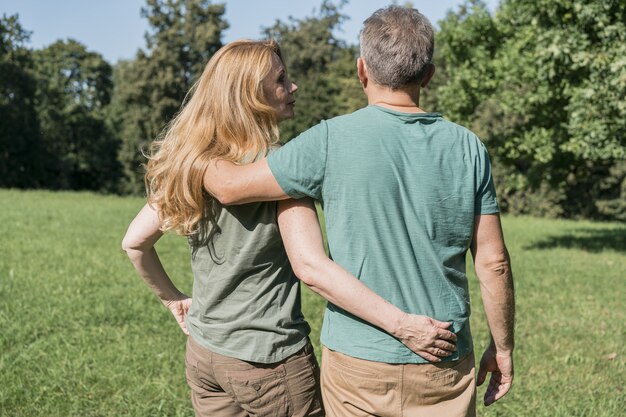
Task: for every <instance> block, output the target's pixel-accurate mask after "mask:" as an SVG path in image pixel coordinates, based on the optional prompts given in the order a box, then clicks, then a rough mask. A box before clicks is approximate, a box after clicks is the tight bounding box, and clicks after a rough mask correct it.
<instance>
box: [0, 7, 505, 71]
mask: <svg viewBox="0 0 626 417" xmlns="http://www.w3.org/2000/svg"><path fill="white" fill-rule="evenodd" d="M321 2H322V0H263V1H258V0H225V1H214V2H213V3H225V4H226V13H225V16H224V17H225V20H226V21H227V22H228V23H229V25H230V28H229V29H228V30H226V31H225V32H224V36H223V38H222V41H223V42H230V41H232V40H235V39H239V38H251V39H258V38H260V36H261V28H262V27H267V26H271V25H272V24H273V23H274V22H275V21H276V20H277V19H279V20H282V21H286V20H287V19H288V17H289V16H292V17H294V18H304V17H306V16H310V15H311V14H312V12H313V10H314V9H316V10H319V5H320V4H321ZM497 2H498V1H497V0H487V1H486V3H487V4H488V6H489V7H490V9H491V10H494V9H495V6H496V5H497ZM335 3H337V1H336V2H335ZM391 3H392V1H391V0H350V1H349V2H348V4H347V5H346V6H345V7H344V8H343V13H345V14H347V15H348V16H349V18H350V19H349V20H347V21H346V22H344V23H343V25H342V31H340V32H338V33H337V34H336V35H337V36H338V37H339V38H340V39H343V40H345V41H346V42H348V43H350V44H356V43H358V33H359V30H360V28H361V24H362V23H363V20H365V19H366V18H367V17H368V16H369V15H370V14H372V12H374V11H375V10H377V9H379V8H381V7H385V6H387V5H389V4H391ZM397 3H399V4H403V3H404V1H398V2H397ZM412 3H413V5H414V7H416V8H417V9H419V10H420V11H421V12H422V13H423V14H424V15H426V17H428V18H429V19H430V21H431V22H432V23H433V24H435V25H436V23H437V22H438V21H439V20H441V19H442V18H443V17H445V15H446V12H447V11H448V10H450V9H456V8H458V6H459V5H460V4H462V3H463V0H437V1H432V0H414V1H413V2H412ZM144 4H145V0H104V1H103V0H0V15H14V14H18V15H19V22H20V24H21V25H22V27H23V28H24V29H26V30H28V31H30V32H31V38H30V44H29V46H30V47H32V48H35V49H40V48H42V47H45V46H47V45H49V44H51V43H53V42H55V41H56V40H58V39H68V38H71V39H75V40H77V41H79V42H81V43H82V44H84V45H85V46H86V47H87V49H88V50H90V51H95V52H99V53H100V54H102V55H103V56H104V58H105V59H106V60H107V61H109V62H110V63H115V62H117V61H118V60H120V59H132V58H133V57H134V56H135V53H136V52H137V50H138V49H139V48H145V40H144V33H145V32H146V31H147V30H148V25H147V22H146V20H145V19H144V18H142V17H141V7H142V6H143V5H144Z"/></svg>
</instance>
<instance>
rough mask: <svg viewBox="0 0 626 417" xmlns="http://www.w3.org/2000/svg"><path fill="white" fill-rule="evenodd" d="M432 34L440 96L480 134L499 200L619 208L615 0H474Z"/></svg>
mask: <svg viewBox="0 0 626 417" xmlns="http://www.w3.org/2000/svg"><path fill="white" fill-rule="evenodd" d="M439 43H440V47H439V48H440V50H441V55H440V58H441V60H442V62H443V66H444V71H445V74H446V76H447V77H448V79H447V80H446V83H445V84H443V85H440V86H439V88H438V89H437V93H436V94H437V101H438V105H439V107H440V109H441V110H443V111H444V112H445V113H446V115H447V116H448V117H450V118H451V119H452V120H454V121H459V122H460V123H463V124H466V125H469V126H471V127H472V128H473V129H474V130H475V131H477V132H478V133H479V135H480V136H481V137H483V139H484V140H485V141H486V143H487V145H488V147H489V149H490V151H491V152H492V155H493V156H494V159H495V164H496V173H497V174H498V175H499V176H500V179H499V181H498V184H499V193H500V197H501V201H502V203H503V207H504V208H505V209H508V210H509V211H512V212H520V213H533V214H542V215H555V216H567V217H577V216H589V217H603V218H617V219H625V218H626V203H625V202H626V194H625V192H624V191H625V189H626V183H625V171H626V168H625V162H624V161H625V160H626V142H625V137H626V105H625V104H624V100H623V98H624V97H626V60H624V56H626V4H625V3H624V2H623V1H619V0H606V1H602V2H582V1H579V0H541V1H530V0H504V1H503V2H502V3H501V4H500V7H499V9H498V11H497V13H496V15H495V16H491V15H490V14H489V13H488V11H487V10H486V7H485V6H484V4H483V3H482V2H479V1H472V2H468V3H466V4H465V5H464V6H463V7H461V9H460V10H459V11H458V12H456V13H455V12H451V13H449V14H448V16H447V17H446V19H444V21H443V22H441V32H440V34H439Z"/></svg>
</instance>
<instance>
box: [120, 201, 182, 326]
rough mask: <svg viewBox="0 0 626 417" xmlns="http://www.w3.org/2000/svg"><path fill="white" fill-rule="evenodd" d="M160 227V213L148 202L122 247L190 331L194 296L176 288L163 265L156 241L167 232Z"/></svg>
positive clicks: (132, 223)
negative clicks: (188, 322)
mask: <svg viewBox="0 0 626 417" xmlns="http://www.w3.org/2000/svg"><path fill="white" fill-rule="evenodd" d="M159 227H160V221H159V214H158V213H157V211H156V210H154V209H153V208H152V207H150V205H149V204H146V205H145V206H143V208H142V209H141V211H140V212H139V214H137V216H136V217H135V218H134V219H133V221H132V222H131V224H130V226H128V230H127V231H126V235H125V236H124V240H123V241H122V249H124V251H126V254H127V255H128V257H129V258H130V261H131V262H132V263H133V266H134V267H135V269H136V270H137V272H138V273H139V275H141V277H142V278H143V279H144V281H145V282H146V284H148V286H149V287H150V289H151V290H152V291H153V292H154V293H155V294H156V295H157V297H159V299H160V300H161V302H162V303H163V305H165V306H166V307H167V308H168V309H169V310H170V311H171V312H172V314H173V315H174V318H176V321H177V322H178V325H179V326H180V328H181V329H182V331H183V332H184V333H185V334H186V335H188V334H189V333H188V332H187V328H186V327H185V317H186V316H187V311H188V310H189V306H190V305H191V298H189V297H188V296H186V295H185V294H183V293H182V292H180V291H179V290H178V288H176V286H175V285H174V283H173V282H172V280H171V279H170V277H169V276H168V275H167V273H166V272H165V269H163V265H162V264H161V260H160V259H159V255H158V254H157V252H156V249H155V248H154V245H155V244H156V242H157V241H158V240H159V239H160V238H161V236H163V232H161V230H160V229H159Z"/></svg>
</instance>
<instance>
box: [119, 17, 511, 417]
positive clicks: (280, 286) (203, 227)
mask: <svg viewBox="0 0 626 417" xmlns="http://www.w3.org/2000/svg"><path fill="white" fill-rule="evenodd" d="M360 43H361V45H360V46H361V56H360V58H359V59H358V60H357V73H358V77H359V80H360V82H361V84H362V86H363V91H364V93H365V94H366V96H367V98H368V103H369V105H368V106H367V107H365V108H362V109H360V110H358V111H356V112H354V113H352V114H349V115H344V116H339V117H336V118H333V119H330V120H324V121H322V122H320V123H319V124H318V125H316V126H314V127H312V128H310V129H309V130H307V131H306V132H304V133H302V134H301V135H300V136H299V137H297V138H295V139H294V140H292V141H290V142H289V143H288V144H287V145H285V146H283V147H281V148H278V147H277V146H276V143H277V140H278V127H277V124H278V123H279V122H280V121H281V120H285V119H288V118H290V117H292V116H293V115H294V104H295V98H294V93H295V91H296V90H297V86H296V85H295V84H294V83H293V82H292V81H291V80H290V79H289V77H288V75H287V70H286V68H285V67H284V64H283V61H282V58H281V53H280V49H279V47H278V45H277V44H276V43H274V42H254V41H248V40H240V41H236V42H232V43H230V44H228V45H226V46H224V47H223V48H222V49H220V50H219V51H218V52H217V53H216V54H215V55H214V56H213V57H212V58H211V60H210V61H209V62H208V64H207V66H206V68H205V69H204V72H203V73H202V76H201V77H200V79H199V80H198V82H197V83H196V85H195V86H194V87H193V89H192V91H191V92H190V94H189V96H188V97H189V98H188V100H187V101H186V103H185V104H184V107H183V109H182V111H181V112H180V113H179V114H178V115H177V116H176V118H175V119H174V120H173V121H172V122H171V123H170V124H169V125H168V128H167V129H166V131H165V132H164V134H163V135H162V137H160V138H159V139H158V140H156V141H155V142H154V145H153V148H152V152H151V156H150V159H149V162H148V166H147V173H146V185H147V190H148V204H146V205H145V206H144V207H143V209H142V210H141V211H140V212H139V214H138V215H137V216H136V218H135V219H134V220H133V221H132V223H131V225H130V226H129V229H128V232H127V234H126V236H125V238H124V241H123V248H124V249H125V250H126V252H127V253H128V256H129V257H130V259H131V261H132V263H133V264H134V266H135V268H136V269H137V271H138V272H139V274H140V275H141V276H142V277H143V279H144V280H145V281H146V283H147V284H148V285H149V286H150V287H151V289H152V290H153V291H154V292H155V293H156V295H157V296H158V297H159V298H160V300H161V301H162V302H163V304H164V305H165V306H166V307H167V308H169V309H170V311H171V312H172V313H173V315H174V317H175V318H176V319H177V321H178V324H179V325H180V327H181V329H182V331H183V332H185V334H187V335H188V338H187V350H186V361H185V363H186V376H187V381H188V384H189V386H190V388H191V398H192V403H193V407H194V409H195V412H196V415H198V416H320V415H324V414H327V415H329V416H442V417H443V416H446V417H449V416H472V415H475V398H476V384H478V385H480V384H482V383H483V381H484V380H485V378H486V376H487V374H488V373H491V378H490V382H489V385H488V388H487V390H486V394H485V398H484V401H485V404H487V405H489V404H491V403H493V402H494V401H497V400H498V399H499V398H501V397H502V396H503V395H504V394H506V393H507V391H508V390H509V388H510V387H511V383H512V380H513V359H512V352H513V322H514V301H513V283H512V276H511V269H510V263H509V257H508V254H507V250H506V247H505V244H504V241H503V237H502V230H501V226H500V218H499V215H498V205H497V203H496V196H495V191H494V185H493V180H492V175H491V166H490V162H489V157H488V155H487V151H486V149H485V147H484V146H483V144H482V143H481V142H480V141H479V140H478V138H477V137H476V136H475V135H474V134H472V132H470V131H469V130H467V129H465V128H463V127H461V126H459V125H456V124H454V123H451V122H449V121H447V120H445V119H443V118H442V116H441V115H440V114H438V113H428V112H424V111H423V110H422V109H421V108H420V107H419V98H420V89H421V88H423V87H425V86H426V85H427V84H428V82H429V81H430V79H431V77H432V76H433V74H434V72H435V68H434V66H433V64H432V56H433V50H434V32H433V28H432V26H431V24H430V23H429V22H428V20H427V19H426V18H425V17H424V16H423V15H421V14H420V13H419V12H418V11H417V10H414V9H410V8H404V7H398V6H390V7H387V8H385V9H381V10H378V11H376V12H375V13H374V14H373V15H372V16H370V17H369V18H368V19H367V20H366V21H365V22H364V26H363V29H362V31H361V35H360ZM313 200H318V201H320V202H321V203H322V205H323V209H324V215H325V218H326V228H327V231H328V247H329V252H330V256H331V257H332V259H330V258H329V257H327V255H326V253H325V251H324V247H323V241H322V234H321V232H320V228H319V224H318V220H317V216H316V212H315V208H314V205H313V202H312V201H313ZM166 230H175V231H176V232H178V233H180V234H183V235H186V236H187V237H188V239H189V244H190V248H191V265H192V270H193V274H194V285H193V297H192V298H189V297H188V296H186V295H184V294H183V293H181V292H180V291H179V290H178V289H177V288H176V286H175V285H174V284H173V283H172V281H171V280H170V278H169V277H168V275H167V274H166V272H165V270H164V269H163V267H162V265H161V263H160V261H159V258H158V255H157V253H156V251H155V249H154V244H155V243H156V241H157V240H158V239H159V238H160V237H161V235H162V233H163V232H164V231H166ZM468 249H469V250H470V251H471V254H472V256H473V259H474V265H475V268H476V273H477V276H478V279H479V281H480V287H481V293H482V298H483V302H484V308H485V312H486V316H487V321H488V325H489V330H490V333H491V342H490V344H489V346H488V347H487V348H486V350H485V352H484V354H483V356H482V360H481V362H480V367H479V372H478V376H477V377H476V378H475V369H474V354H473V347H472V335H471V331H470V325H469V316H470V300H469V293H468V282H467V276H466V267H465V258H466V253H467V251H468ZM298 278H299V280H301V281H303V282H304V283H305V284H307V285H308V286H309V287H310V288H311V289H312V290H313V291H315V292H317V293H318V294H320V295H322V296H323V297H324V298H326V299H327V300H328V305H327V308H326V313H325V315H324V322H323V327H322V331H321V342H322V344H323V346H324V350H323V355H322V366H321V376H320V370H319V368H318V365H317V360H316V358H315V355H314V352H313V349H312V347H311V343H310V341H309V338H308V334H309V331H310V328H309V325H308V324H307V322H306V320H305V318H304V317H303V315H302V312H301V310H300V287H299V280H298Z"/></svg>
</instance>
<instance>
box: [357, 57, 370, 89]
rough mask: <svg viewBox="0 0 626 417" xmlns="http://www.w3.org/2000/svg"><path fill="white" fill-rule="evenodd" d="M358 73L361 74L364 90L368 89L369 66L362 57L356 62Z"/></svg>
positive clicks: (360, 79) (360, 78)
mask: <svg viewBox="0 0 626 417" xmlns="http://www.w3.org/2000/svg"><path fill="white" fill-rule="evenodd" d="M356 71H357V73H358V74H359V81H360V82H361V85H362V86H363V88H367V79H368V76H367V66H366V65H365V61H364V60H363V58H362V57H359V58H358V59H357V60H356Z"/></svg>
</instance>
